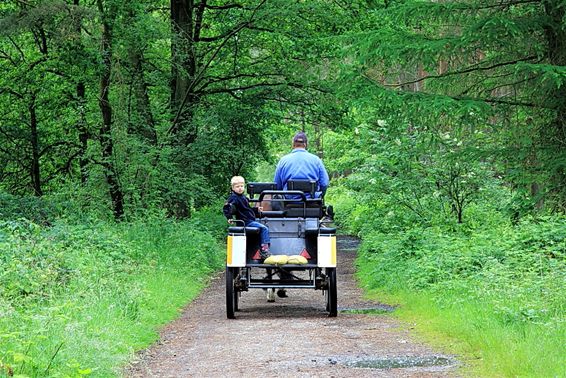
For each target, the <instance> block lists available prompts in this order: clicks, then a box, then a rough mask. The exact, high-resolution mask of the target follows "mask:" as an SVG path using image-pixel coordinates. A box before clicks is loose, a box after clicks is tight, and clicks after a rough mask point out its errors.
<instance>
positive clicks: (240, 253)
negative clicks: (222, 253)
mask: <svg viewBox="0 0 566 378" xmlns="http://www.w3.org/2000/svg"><path fill="white" fill-rule="evenodd" d="M226 265H227V266H229V267H244V266H246V237H245V236H244V235H228V240H227V242H226Z"/></svg>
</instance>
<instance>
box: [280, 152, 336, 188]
mask: <svg viewBox="0 0 566 378" xmlns="http://www.w3.org/2000/svg"><path fill="white" fill-rule="evenodd" d="M291 179H293V180H314V181H316V182H317V184H318V189H317V192H318V193H317V197H318V196H320V194H321V193H324V192H325V191H326V188H327V187H328V182H329V178H328V173H327V172H326V169H325V167H324V164H323V163H322V160H321V159H320V158H319V157H318V156H316V155H314V154H311V153H310V152H307V151H306V150H305V149H304V148H295V149H293V151H292V152H291V153H290V154H287V155H285V156H283V157H282V158H281V160H280V161H279V163H278V164H277V169H276V171H275V184H276V185H277V189H278V190H286V189H287V181H289V180H291Z"/></svg>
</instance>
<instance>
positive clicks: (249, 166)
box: [0, 0, 566, 377]
mask: <svg viewBox="0 0 566 378" xmlns="http://www.w3.org/2000/svg"><path fill="white" fill-rule="evenodd" d="M565 19H566V7H565V6H564V0H545V1H543V2H542V1H515V0H497V1H494V0H466V1H464V0H449V1H442V2H438V1H420V0H418V1H417V0H403V1H374V0H351V1H325V0H309V1H296V2H290V1H288V0H270V1H265V0H245V1H244V0H242V1H238V2H235V1H230V0H226V1H187V0H179V1H173V2H171V1H164V0H158V1H147V0H132V1H128V2H124V1H117V0H97V1H84V0H83V1H81V0H74V1H62V0H26V1H22V0H4V1H1V2H0V71H1V72H2V73H3V74H2V75H0V114H1V116H0V376H16V375H20V376H33V377H43V376H80V375H89V374H91V375H97V376H112V375H115V374H118V371H119V369H120V366H123V365H124V364H126V363H127V361H128V359H129V358H131V357H132V356H133V354H132V353H133V351H135V350H137V349H140V348H143V347H145V346H147V345H149V344H150V343H151V341H153V340H155V337H156V332H157V331H156V327H159V325H160V324H163V323H165V322H166V321H168V320H170V319H173V318H174V317H175V316H177V314H178V309H179V308H180V307H182V306H183V305H184V304H185V303H187V302H188V301H189V300H190V299H191V298H193V297H194V296H195V295H196V294H197V292H198V291H199V290H200V288H202V287H203V285H205V284H206V280H207V278H208V277H209V276H210V274H211V272H213V271H215V270H217V269H219V268H221V267H222V263H223V255H224V254H223V248H222V246H221V244H222V243H221V242H220V240H221V239H222V238H223V236H224V235H223V233H224V232H225V222H224V221H223V220H222V219H221V215H220V214H219V211H218V209H219V208H220V205H221V202H220V203H219V202H218V201H221V200H222V199H223V198H224V197H225V195H226V194H227V190H228V183H229V180H230V177H232V176H234V175H242V176H244V177H245V178H246V180H247V181H248V182H249V181H254V180H259V179H258V178H261V180H265V181H267V180H271V179H272V177H273V175H272V173H273V170H274V167H275V164H276V163H275V162H276V161H277V159H278V158H279V157H280V156H281V155H282V154H284V153H287V152H288V151H289V147H290V140H291V137H292V135H293V134H294V133H295V132H296V131H299V130H302V131H305V132H306V133H307V135H308V138H309V143H308V149H309V151H310V152H313V153H316V154H318V155H319V156H320V157H322V159H323V161H324V162H325V164H326V167H327V170H328V172H329V174H330V177H331V190H330V191H329V193H328V200H329V202H330V203H332V204H333V205H334V207H335V210H336V214H337V219H338V221H339V222H340V225H341V227H342V229H345V230H349V232H351V233H353V234H357V235H359V236H360V237H361V238H362V239H363V244H362V251H361V254H360V259H359V261H358V266H359V271H360V272H359V277H360V280H361V282H362V283H363V284H364V286H366V287H367V288H368V289H369V290H370V291H371V292H372V293H374V295H376V296H378V298H387V301H395V302H398V303H399V304H400V305H401V306H400V308H399V310H398V311H397V314H399V316H400V317H403V318H404V319H407V320H408V321H411V322H413V323H416V324H417V329H419V330H420V331H421V334H423V335H425V336H426V337H428V338H429V339H431V340H433V341H435V342H439V343H441V344H442V345H444V346H446V350H447V351H448V352H450V351H454V350H456V351H457V352H460V351H461V352H462V353H464V355H465V356H467V359H466V360H465V362H466V363H468V362H469V365H470V366H471V367H472V369H474V370H473V371H474V374H477V375H480V376H512V377H514V376H537V377H538V376H566V372H565V371H564V367H565V366H566V361H565V360H564V356H566V351H565V349H564V348H565V344H564V339H565V325H564V324H565V318H564V317H565V315H564V314H565V313H566V311H565V310H566V308H565V296H564V293H565V292H566V288H565V285H566V277H565V275H566V273H565V271H566V268H565V265H566V257H565V248H566V247H565V245H564V243H565V241H564V240H565V239H566V231H565V222H566V218H565V214H566V132H565V130H566V101H565V100H564V99H566V54H565V53H564V52H565V51H566V23H565V22H564V20H565ZM215 204H216V205H215ZM209 206H210V207H209Z"/></svg>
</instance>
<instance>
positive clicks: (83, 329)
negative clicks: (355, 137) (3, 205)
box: [0, 210, 224, 377]
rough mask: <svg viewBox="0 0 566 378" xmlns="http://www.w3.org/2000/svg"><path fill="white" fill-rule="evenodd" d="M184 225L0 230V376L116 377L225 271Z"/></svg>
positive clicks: (216, 244)
mask: <svg viewBox="0 0 566 378" xmlns="http://www.w3.org/2000/svg"><path fill="white" fill-rule="evenodd" d="M216 213H217V212H213V211H208V210H203V211H202V213H201V214H197V215H195V216H194V217H193V219H191V220H189V221H172V220H168V219H165V218H160V217H153V218H149V219H146V220H144V221H133V222H124V223H122V224H114V223H103V222H92V223H89V224H72V223H69V222H67V221H64V220H61V219H59V220H50V222H48V223H49V224H48V225H45V224H44V225H39V224H37V223H34V222H31V221H27V220H25V219H24V218H21V219H19V220H10V221H8V220H4V221H1V222H0V377H7V376H10V377H11V376H20V377H26V376H27V377H45V376H53V377H78V376H89V375H91V376H117V375H119V374H120V369H121V368H123V366H124V365H125V364H127V362H128V361H129V360H130V359H131V358H132V357H133V353H134V352H135V351H136V350H139V349H142V348H144V347H147V346H148V345H149V344H150V343H152V342H153V341H155V340H156V338H157V332H158V327H159V325H162V324H164V323H166V322H168V321H170V320H172V319H173V318H175V317H176V316H178V315H179V309H180V308H181V307H182V306H183V305H184V304H186V303H187V302H188V301H190V300H191V299H192V298H194V297H195V296H196V295H197V294H198V293H199V291H200V289H201V288H202V287H203V286H204V285H205V284H206V282H207V279H208V277H210V274H211V273H212V272H214V271H217V270H218V269H219V268H221V267H222V265H223V261H224V260H223V250H222V247H221V243H220V241H219V239H218V233H219V231H217V230H216V228H215V225H216V224H221V223H218V222H219V219H218V215H217V214H216Z"/></svg>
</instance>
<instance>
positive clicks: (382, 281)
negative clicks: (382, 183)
mask: <svg viewBox="0 0 566 378" xmlns="http://www.w3.org/2000/svg"><path fill="white" fill-rule="evenodd" d="M343 198H345V200H344V201H341V194H339V195H336V197H335V202H336V203H337V205H336V208H337V214H338V217H337V218H338V221H339V222H340V223H341V225H342V227H343V228H346V229H349V231H350V232H351V233H355V234H358V235H359V236H361V237H362V245H361V249H360V254H359V256H358V259H357V268H358V273H357V274H358V277H359V279H360V281H361V282H362V284H363V285H364V286H365V288H366V289H367V290H368V293H369V295H371V296H373V297H378V298H380V299H381V300H382V301H383V300H384V299H385V300H388V301H392V302H395V304H399V305H400V307H399V308H398V309H397V310H396V311H395V314H397V315H396V316H399V317H400V318H402V319H404V320H406V321H407V322H409V323H410V324H413V325H415V328H416V329H417V330H418V331H419V334H420V335H421V336H423V337H424V338H425V339H426V340H427V341H430V342H432V343H433V344H435V345H437V346H442V347H444V348H445V350H446V352H447V353H457V354H460V357H461V359H462V360H463V361H464V362H465V364H464V367H463V369H464V374H465V375H466V376H470V375H471V376H486V377H491V376H494V377H501V376H505V377H525V376H529V377H559V376H566V343H564V340H566V296H564V293H565V292H566V219H565V218H564V216H558V215H557V216H539V217H537V218H533V217H531V218H528V217H525V218H524V219H522V220H521V221H519V222H516V224H514V225H513V224H512V223H511V222H510V221H508V220H507V219H506V218H505V216H504V214H502V213H500V212H497V211H495V210H494V209H489V208H483V209H482V208H480V207H474V208H472V209H471V211H470V212H469V215H468V218H469V220H468V222H467V223H465V224H454V223H451V222H449V221H444V222H441V221H434V220H432V221H429V222H419V221H418V220H417V219H412V221H411V219H409V218H410V214H409V215H408V212H402V211H399V209H394V208H393V209H392V208H391V207H389V208H387V206H386V205H387V201H381V202H380V201H377V202H374V203H372V204H371V205H369V204H367V203H355V202H354V201H352V199H351V197H350V196H346V195H344V196H343ZM389 205H391V203H389ZM341 210H343V211H341ZM400 214H401V215H400ZM400 218H403V219H400Z"/></svg>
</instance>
